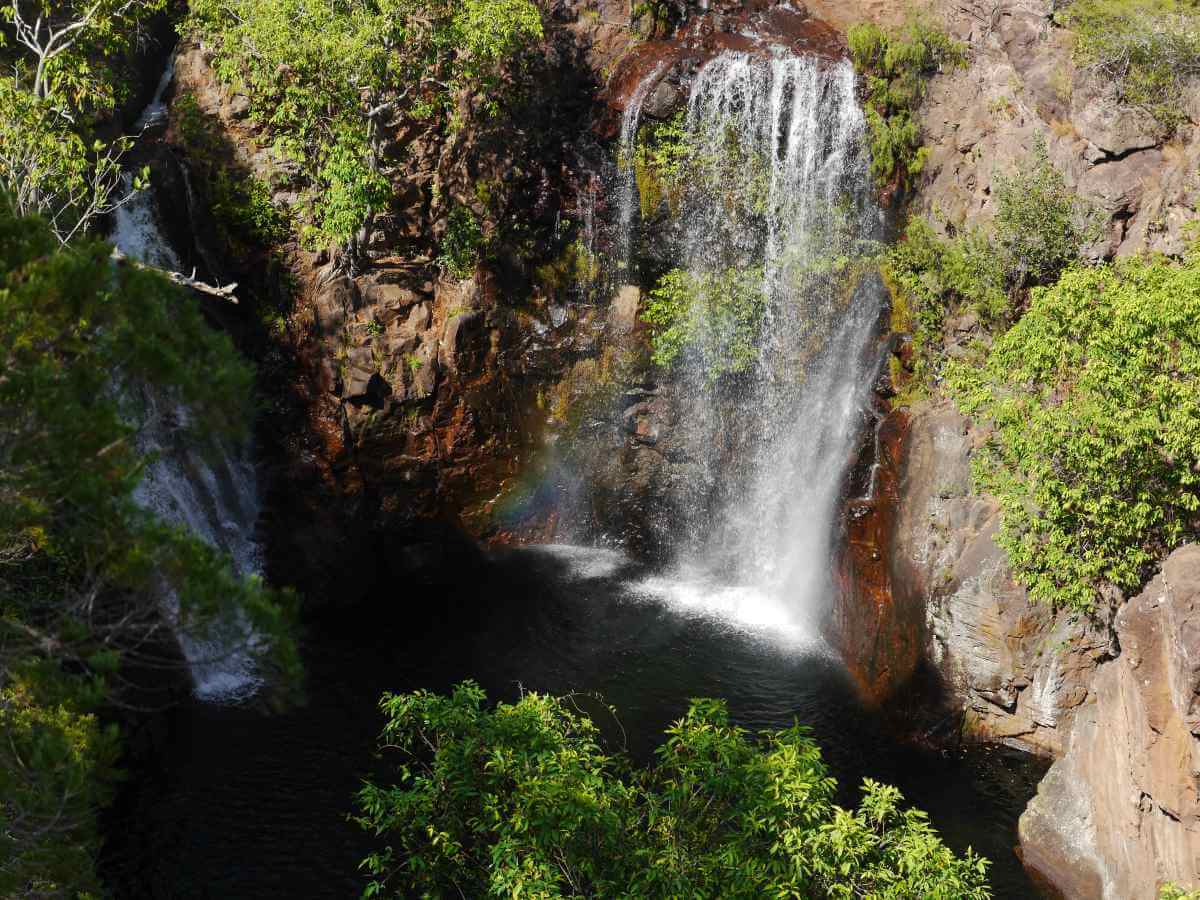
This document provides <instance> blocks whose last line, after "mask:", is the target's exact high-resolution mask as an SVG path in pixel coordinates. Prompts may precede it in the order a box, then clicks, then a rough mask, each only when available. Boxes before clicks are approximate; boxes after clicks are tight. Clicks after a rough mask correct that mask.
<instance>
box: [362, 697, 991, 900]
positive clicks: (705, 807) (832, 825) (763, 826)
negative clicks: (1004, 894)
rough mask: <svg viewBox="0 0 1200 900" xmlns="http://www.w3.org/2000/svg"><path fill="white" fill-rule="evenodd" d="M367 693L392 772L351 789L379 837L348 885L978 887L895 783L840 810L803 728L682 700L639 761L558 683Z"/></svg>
mask: <svg viewBox="0 0 1200 900" xmlns="http://www.w3.org/2000/svg"><path fill="white" fill-rule="evenodd" d="M381 706H382V709H383V711H384V713H385V715H386V716H387V724H386V725H385V727H384V730H383V735H382V737H381V739H380V745H381V751H382V752H383V753H384V758H385V759H388V760H392V761H393V762H394V767H395V769H394V770H395V779H396V780H395V783H393V784H368V785H366V786H365V787H364V788H363V790H362V791H361V792H360V794H359V805H360V807H361V810H362V814H361V816H360V817H359V818H358V822H359V824H360V825H362V826H363V827H364V828H366V829H368V830H370V831H371V832H372V833H374V834H376V835H377V836H379V837H380V839H381V840H383V841H385V842H386V843H387V848H386V849H385V850H383V851H381V852H379V853H376V854H373V855H371V856H370V857H368V858H367V860H366V861H365V862H364V868H365V869H366V870H367V872H368V873H369V874H370V876H371V877H372V878H373V881H372V882H371V883H370V886H369V887H368V888H367V890H366V896H389V897H407V896H465V897H484V896H491V897H526V896H528V897H594V896H610V897H640V898H654V897H663V898H666V897H746V898H750V897H755V898H757V897H764V896H772V897H809V898H822V897H825V898H847V900H849V898H854V897H864V896H869V897H879V898H888V897H890V898H911V897H924V898H940V900H951V898H953V900H970V898H986V897H989V896H990V893H989V890H988V887H987V879H986V871H987V862H986V861H985V860H983V859H981V858H980V857H978V856H976V855H974V854H973V853H970V852H968V853H966V854H965V855H963V856H956V855H955V854H954V853H952V852H951V851H950V850H949V849H947V847H946V846H945V845H944V844H943V843H942V841H941V840H940V838H939V837H938V835H937V833H936V832H935V831H934V830H933V828H932V827H931V826H930V825H929V821H928V819H927V817H926V816H925V814H924V813H921V812H919V811H917V810H914V809H906V808H905V807H904V805H903V802H902V798H901V796H900V793H899V792H898V791H897V790H896V789H895V788H892V787H888V786H886V785H882V784H878V783H876V782H873V781H869V780H868V781H865V782H864V784H863V799H862V801H861V803H860V804H859V806H858V808H857V809H844V808H842V807H840V806H838V805H836V804H835V803H834V793H835V789H836V783H835V781H834V779H832V778H831V777H830V776H829V772H828V770H827V769H826V767H825V765H824V763H823V762H822V761H821V755H820V751H819V750H818V749H817V746H816V744H815V743H814V742H813V740H812V739H811V737H810V736H809V734H808V732H807V731H806V730H805V729H804V728H802V727H799V726H796V727H793V728H789V729H786V730H783V731H777V732H771V733H767V734H763V735H760V736H758V738H757V739H753V738H752V737H751V736H750V735H749V734H748V733H747V732H746V731H744V730H743V729H741V728H738V727H736V726H734V725H733V724H731V722H730V719H729V714H728V711H727V710H726V708H725V706H724V704H723V703H722V702H721V701H718V700H695V701H693V702H692V704H691V707H690V708H689V710H688V712H687V714H686V715H685V716H684V717H683V718H682V719H680V720H679V721H678V722H676V723H675V725H673V726H672V727H671V728H669V729H668V730H667V740H666V743H665V744H664V745H663V746H662V747H660V748H659V750H658V753H657V757H658V758H657V761H656V762H655V764H654V765H652V766H650V767H648V768H643V769H639V768H636V767H634V766H633V765H632V764H631V763H630V762H629V761H628V760H627V759H626V758H624V757H623V756H621V755H619V754H618V755H613V754H610V753H608V752H606V751H605V750H604V749H603V747H602V745H601V740H600V734H599V729H598V728H597V726H596V725H595V723H594V722H593V721H592V720H591V719H589V718H588V717H587V716H586V715H584V714H582V713H580V712H579V711H578V710H577V708H576V706H575V705H573V704H571V703H570V702H569V700H565V699H557V698H554V697H548V696H542V695H538V694H526V695H524V696H523V697H522V698H521V699H520V700H519V701H518V702H516V703H512V704H509V703H500V704H498V705H497V706H495V707H494V708H489V707H488V706H487V703H486V697H485V695H484V692H483V691H482V690H481V689H480V688H479V687H478V686H477V685H475V684H473V683H471V682H465V683H463V684H460V685H458V686H457V687H456V688H455V689H454V691H453V692H452V693H451V694H450V695H449V696H441V695H438V694H434V693H430V692H428V691H418V692H416V693H411V694H399V695H386V696H385V697H384V698H383V700H382V701H381Z"/></svg>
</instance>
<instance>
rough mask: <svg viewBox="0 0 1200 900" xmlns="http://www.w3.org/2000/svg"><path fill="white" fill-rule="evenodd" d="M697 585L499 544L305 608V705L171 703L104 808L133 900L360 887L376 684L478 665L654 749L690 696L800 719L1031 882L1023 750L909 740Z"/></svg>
mask: <svg viewBox="0 0 1200 900" xmlns="http://www.w3.org/2000/svg"><path fill="white" fill-rule="evenodd" d="M647 584H649V585H651V587H650V588H647ZM655 585H657V587H655ZM660 588H661V589H660ZM693 590H694V586H693V587H689V588H687V589H686V590H684V591H682V595H681V593H680V592H675V591H672V590H668V589H666V586H665V585H663V584H660V583H658V582H657V581H656V580H655V579H653V578H650V577H649V575H648V573H646V572H643V571H640V570H638V569H637V568H636V567H633V566H631V565H630V564H629V563H628V562H627V561H626V560H625V559H624V558H623V557H621V556H619V555H618V554H613V553H609V552H608V551H580V550H578V549H573V548H538V549H535V550H527V551H519V552H513V553H509V554H507V555H505V556H504V557H502V558H499V559H497V560H496V562H495V564H494V566H493V567H492V568H491V569H490V570H489V571H488V572H486V573H484V575H483V576H482V577H481V578H480V579H479V581H478V583H476V584H474V585H471V586H469V587H463V588H459V589H446V588H436V589H421V590H410V589H407V588H404V587H403V586H397V588H396V589H395V592H394V593H393V594H391V595H388V594H387V592H386V591H381V592H380V596H379V597H378V603H377V606H376V608H374V609H371V610H358V611H353V612H348V611H340V612H338V613H336V614H331V615H329V616H327V617H326V618H324V619H323V620H321V621H317V622H312V623H310V625H309V628H308V631H307V635H306V640H305V645H304V653H305V665H306V682H307V688H306V692H307V702H306V704H305V705H303V706H300V707H298V708H296V709H293V710H292V711H290V712H288V713H285V714H282V715H263V714H260V713H259V712H258V711H256V710H255V709H253V708H250V707H237V706H217V705H210V704H203V703H194V704H192V705H189V706H187V707H185V708H182V709H179V710H176V711H174V712H173V713H171V714H170V715H169V716H168V717H167V726H166V734H165V735H164V737H163V738H162V742H163V746H162V748H161V751H162V752H161V754H160V758H161V765H160V767H159V768H157V769H155V770H151V771H147V772H144V773H139V774H138V778H137V779H136V780H135V782H134V783H133V784H132V785H131V786H130V787H129V788H128V789H127V790H126V792H125V794H124V796H123V798H122V800H121V802H120V803H119V805H118V807H117V809H116V810H115V811H114V813H113V815H112V816H111V817H110V822H109V824H108V831H109V833H110V834H112V835H113V837H112V838H110V842H109V846H108V848H107V851H106V860H105V870H106V872H107V873H108V877H109V881H110V883H111V884H112V885H113V888H114V890H115V892H116V893H117V895H118V896H119V897H129V898H134V897H136V898H268V897H270V898H277V897H283V896H288V897H305V898H308V897H313V898H317V897H330V898H333V897H339V898H345V897H352V896H357V894H358V893H359V891H360V890H361V887H362V882H361V880H360V879H359V877H358V875H357V864H358V862H359V860H360V859H361V858H362V857H363V856H364V855H365V854H366V853H367V852H368V851H369V850H370V849H372V845H371V843H370V841H369V840H368V838H367V837H366V835H364V834H362V833H360V832H359V830H358V829H357V828H356V827H355V826H353V825H351V824H350V823H348V822H347V821H346V816H347V815H348V814H349V813H351V812H352V797H353V794H354V792H355V790H356V789H357V787H358V785H359V782H360V780H361V778H362V777H364V776H366V775H369V774H373V773H374V772H375V771H376V768H375V767H376V765H377V764H376V762H375V761H374V760H373V758H372V750H373V747H374V741H375V737H376V735H377V733H378V731H379V728H380V726H381V724H382V721H381V718H380V716H379V713H378V711H377V709H376V701H377V699H378V697H379V695H380V694H381V693H382V692H383V691H388V690H390V691H400V690H409V689H414V688H417V687H425V688H430V689H435V690H441V689H445V688H448V687H449V686H450V685H452V684H454V683H455V682H457V681H459V680H461V679H464V678H474V679H476V680H477V681H479V682H480V683H481V684H482V685H483V686H484V687H485V688H486V689H487V690H488V692H489V694H490V695H491V696H492V697H493V698H494V699H507V700H511V699H514V698H515V697H516V696H517V695H518V694H519V691H520V690H521V689H526V690H537V691H544V692H554V693H562V692H567V691H581V692H598V693H599V694H601V695H602V696H603V698H604V700H605V701H606V702H607V703H609V704H611V705H613V706H615V707H616V708H617V710H618V713H619V716H620V721H619V722H617V721H614V720H612V719H611V717H608V716H606V715H601V714H600V712H599V710H600V707H599V705H598V704H597V705H596V709H595V710H589V711H594V712H596V713H597V722H598V724H599V725H600V726H601V728H602V729H603V731H604V734H605V737H606V739H607V740H608V741H609V742H610V743H611V744H612V745H614V746H625V747H627V749H628V750H629V751H630V752H631V753H633V754H634V755H635V756H637V757H639V758H641V759H646V758H648V757H649V756H650V754H651V752H652V750H653V748H654V747H655V746H656V745H657V744H658V743H659V741H660V739H661V732H662V729H663V728H664V727H666V726H667V725H669V724H670V722H671V721H673V720H674V719H675V718H677V717H678V716H679V715H680V714H682V712H683V711H684V709H685V708H686V705H687V702H688V699H689V698H691V697H697V696H719V697H725V698H726V699H727V700H728V702H729V706H730V710H731V712H732V713H733V715H734V717H735V718H736V720H737V721H738V722H739V723H740V724H742V725H745V726H747V727H750V728H775V727H782V726H786V725H789V724H791V722H792V721H793V719H798V720H800V721H801V722H803V723H805V724H807V725H809V726H810V727H811V728H812V729H813V730H814V732H815V735H816V737H817V739H818V740H819V741H820V743H821V746H822V748H823V751H824V754H825V758H826V759H827V761H828V762H829V763H830V765H831V767H832V768H833V770H834V772H835V774H837V775H838V777H839V780H840V781H841V782H842V785H843V787H844V788H845V789H846V792H847V797H846V798H845V800H846V802H853V799H854V798H853V795H852V786H853V785H855V784H857V783H858V782H859V781H860V780H861V778H862V777H863V776H864V775H870V776H872V777H876V778H879V779H881V780H885V781H889V782H892V783H895V784H897V785H899V786H900V787H901V788H902V789H903V790H904V791H905V793H906V795H907V796H908V797H909V798H910V799H911V800H913V801H914V802H916V803H917V804H919V805H920V806H922V807H924V808H926V809H927V810H929V812H930V813H931V814H932V816H933V819H934V823H935V824H936V825H937V826H938V827H939V828H941V829H942V830H943V831H944V832H945V834H946V836H947V838H948V839H949V840H950V841H951V843H952V844H954V845H955V846H957V847H960V848H961V847H963V846H965V845H966V844H968V843H970V844H972V845H973V846H974V847H975V848H976V849H978V850H980V851H982V852H984V853H985V854H987V855H989V856H991V857H992V858H993V859H995V860H996V861H997V864H998V865H997V871H996V883H997V888H998V891H997V896H998V897H1028V896H1031V895H1032V889H1031V888H1030V887H1029V885H1028V882H1027V881H1026V880H1025V878H1024V875H1023V873H1022V872H1021V870H1020V867H1019V865H1018V864H1017V863H1016V860H1015V857H1014V856H1013V854H1012V851H1011V848H1012V846H1013V844H1015V841H1016V836H1015V825H1016V816H1017V814H1018V813H1019V810H1020V806H1021V804H1022V803H1023V802H1024V800H1025V799H1027V797H1028V795H1029V793H1030V791H1031V785H1030V784H1029V783H1027V777H1026V773H1027V771H1028V765H1027V763H1026V761H1025V760H1024V759H1023V758H1021V757H1019V756H1018V755H1011V754H1006V753H1000V752H995V753H992V754H982V755H975V756H971V757H968V758H965V759H954V758H945V757H941V756H938V755H934V754H927V753H924V752H917V751H914V750H911V749H904V748H899V747H897V746H896V745H895V744H894V743H892V742H891V741H889V739H888V738H887V737H886V736H885V735H884V733H883V732H882V731H881V730H880V729H879V728H878V727H877V726H876V725H875V724H874V723H873V722H872V721H871V720H870V719H869V717H867V716H865V715H864V714H863V713H862V712H861V711H860V710H859V708H858V707H857V705H856V703H855V700H854V695H853V690H852V688H851V686H850V684H849V683H848V682H847V680H846V678H845V677H844V675H843V673H842V670H841V668H840V667H839V665H838V664H837V663H836V662H835V661H834V660H833V659H832V658H831V657H830V656H829V655H828V654H826V653H824V652H823V651H821V650H820V649H819V648H818V647H817V646H816V645H815V644H814V643H813V639H812V638H807V639H806V641H807V642H789V641H780V640H778V638H777V636H773V625H772V623H770V622H758V621H756V617H755V616H753V615H750V616H746V615H743V613H744V612H745V609H743V608H741V607H739V606H738V605H737V604H726V605H721V604H719V603H718V604H713V603H708V604H707V605H706V604H705V603H703V602H702V603H699V604H697V603H694V602H693V601H692V599H691V598H692V594H693ZM581 702H583V703H584V705H585V708H586V706H587V702H586V701H581Z"/></svg>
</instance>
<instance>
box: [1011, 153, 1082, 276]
mask: <svg viewBox="0 0 1200 900" xmlns="http://www.w3.org/2000/svg"><path fill="white" fill-rule="evenodd" d="M994 191H995V196H996V219H995V222H994V223H993V228H994V230H995V234H996V245H997V248H998V250H999V252H1000V255H1001V265H1002V266H1003V268H1004V278H1005V281H1006V282H1007V284H1008V285H1009V286H1012V287H1018V288H1020V287H1027V286H1029V285H1034V284H1046V283H1049V282H1050V281H1053V280H1054V279H1055V278H1056V277H1057V276H1058V273H1059V272H1061V271H1062V270H1063V269H1064V268H1066V267H1067V266H1068V265H1070V264H1071V263H1073V262H1074V261H1075V260H1076V259H1078V258H1079V253H1080V251H1081V250H1082V249H1083V246H1084V245H1085V244H1086V243H1087V242H1088V241H1090V240H1094V239H1095V237H1096V233H1097V225H1098V217H1097V212H1096V210H1095V208H1094V207H1092V206H1091V205H1090V204H1089V203H1087V202H1086V201H1084V200H1083V199H1082V198H1080V197H1079V195H1078V194H1076V193H1075V192H1074V191H1072V190H1071V189H1070V188H1068V187H1067V183H1066V181H1065V180H1064V179H1063V175H1062V172H1060V171H1059V170H1058V168H1057V167H1056V166H1055V165H1054V164H1053V163H1052V162H1051V161H1050V156H1049V153H1048V151H1047V149H1046V141H1045V138H1044V137H1043V136H1042V135H1041V134H1039V135H1038V136H1037V138H1036V139H1035V140H1034V145H1033V153H1032V154H1031V156H1029V157H1028V158H1027V159H1026V160H1025V162H1024V163H1023V165H1022V166H1021V168H1020V169H1019V170H1018V171H1017V172H1016V173H1015V174H1012V175H1008V176H997V177H996V179H995V185H994Z"/></svg>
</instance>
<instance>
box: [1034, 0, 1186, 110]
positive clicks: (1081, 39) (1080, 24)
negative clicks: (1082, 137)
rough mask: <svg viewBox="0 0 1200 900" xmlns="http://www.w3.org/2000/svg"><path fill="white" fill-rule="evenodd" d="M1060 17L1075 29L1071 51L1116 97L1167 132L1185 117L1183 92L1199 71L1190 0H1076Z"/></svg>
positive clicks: (1065, 23)
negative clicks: (1108, 86) (1156, 122)
mask: <svg viewBox="0 0 1200 900" xmlns="http://www.w3.org/2000/svg"><path fill="white" fill-rule="evenodd" d="M1058 20H1059V21H1060V22H1061V23H1062V24H1064V25H1066V26H1067V27H1069V28H1071V29H1073V30H1074V31H1075V37H1076V40H1075V57H1076V60H1077V61H1078V62H1079V63H1081V64H1082V65H1084V66H1087V67H1089V68H1090V69H1092V70H1093V72H1095V74H1096V75H1097V76H1098V77H1099V78H1100V79H1101V80H1102V81H1103V82H1104V83H1105V84H1112V85H1114V86H1115V88H1116V91H1117V97H1118V99H1119V100H1120V101H1122V102H1124V103H1128V104H1130V105H1133V106H1138V107H1141V108H1142V109H1145V110H1146V111H1147V112H1149V113H1150V114H1151V115H1152V116H1154V118H1155V119H1157V120H1158V122H1159V123H1160V124H1161V125H1162V126H1163V128H1164V130H1165V131H1166V132H1168V133H1170V132H1173V131H1174V130H1175V129H1177V128H1178V127H1180V126H1181V125H1183V124H1184V123H1185V122H1186V121H1187V114H1186V112H1185V111H1184V102H1183V97H1184V92H1185V90H1186V89H1187V88H1188V87H1189V86H1190V85H1191V84H1192V83H1194V81H1195V79H1196V78H1197V76H1200V15H1198V14H1197V8H1196V5H1195V3H1193V2H1189V0H1075V2H1073V3H1071V4H1070V5H1069V6H1068V7H1067V8H1066V10H1065V11H1063V12H1062V13H1060V14H1059V15H1058Z"/></svg>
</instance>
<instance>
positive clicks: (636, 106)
mask: <svg viewBox="0 0 1200 900" xmlns="http://www.w3.org/2000/svg"><path fill="white" fill-rule="evenodd" d="M667 65H668V64H667V62H665V61H663V62H660V63H658V65H656V66H655V67H654V71H653V72H651V73H650V75H648V76H647V77H646V78H644V79H642V80H641V81H640V82H639V83H638V85H637V87H636V88H634V90H633V93H632V94H631V95H630V96H629V102H628V103H626V104H625V111H624V113H623V114H622V116H621V138H620V141H621V143H620V148H619V151H618V152H619V156H618V158H617V169H618V172H619V174H620V179H619V192H620V196H619V198H618V201H617V216H618V223H617V264H618V266H619V267H620V269H621V271H622V274H624V275H625V277H628V269H629V263H630V254H631V251H632V248H633V221H634V217H635V216H636V215H637V210H638V186H637V166H636V165H635V164H634V153H635V151H636V148H637V133H638V123H639V122H640V121H641V117H642V106H643V105H644V104H645V102H646V98H647V97H648V96H649V95H650V91H651V90H652V89H653V88H654V86H655V85H657V84H658V81H659V79H660V78H661V77H662V74H663V72H664V71H665V70H666V68H667Z"/></svg>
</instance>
